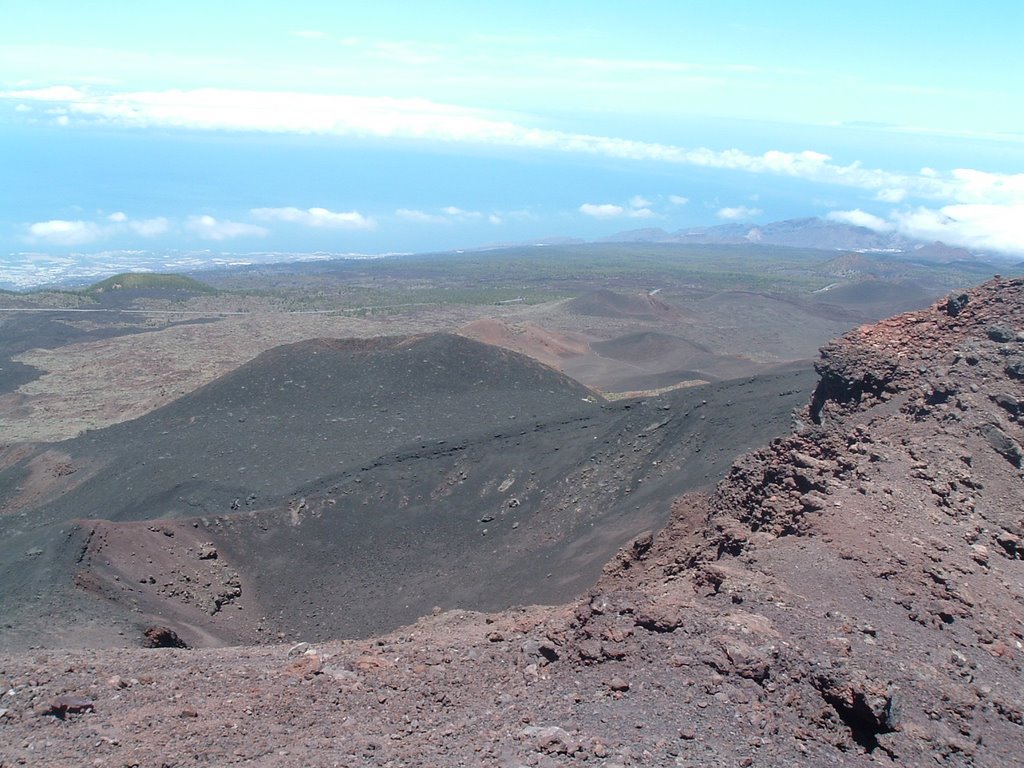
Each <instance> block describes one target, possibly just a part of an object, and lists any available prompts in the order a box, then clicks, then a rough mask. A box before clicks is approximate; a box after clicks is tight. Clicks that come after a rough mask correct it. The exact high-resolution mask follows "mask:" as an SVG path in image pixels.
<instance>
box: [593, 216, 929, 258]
mask: <svg viewBox="0 0 1024 768" xmlns="http://www.w3.org/2000/svg"><path fill="white" fill-rule="evenodd" d="M600 242H630V243H651V242H660V243H695V244H699V245H740V244H743V243H757V244H760V245H781V246H789V247H794V248H820V249H822V250H829V251H832V250H834V251H888V252H902V251H910V250H912V249H913V248H914V247H915V245H917V244H918V243H917V242H916V241H913V240H910V239H908V238H905V237H903V236H902V235H897V234H894V233H885V232H875V231H874V230H871V229H868V228H867V227H857V226H854V225H852V224H844V223H842V222H838V221H826V220H825V219H819V218H814V217H812V218H805V219H787V220H786V221H776V222H772V223H770V224H763V225H752V224H742V223H736V222H731V223H728V224H719V225H717V226H713V227H697V228H693V229H683V230H679V231H678V232H674V233H669V232H665V231H664V230H661V229H635V230H630V231H628V232H620V233H618V234H614V235H610V236H608V237H604V238H601V240H600Z"/></svg>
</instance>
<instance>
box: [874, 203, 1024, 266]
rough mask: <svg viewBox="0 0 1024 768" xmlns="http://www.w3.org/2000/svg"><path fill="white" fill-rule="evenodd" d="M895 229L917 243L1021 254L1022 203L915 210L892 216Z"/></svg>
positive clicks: (1023, 239) (1023, 233) (1023, 231)
mask: <svg viewBox="0 0 1024 768" xmlns="http://www.w3.org/2000/svg"><path fill="white" fill-rule="evenodd" d="M893 220H894V222H895V225H896V227H897V229H898V230H899V231H900V232H901V233H903V234H905V235H907V236H909V237H913V238H917V239H920V240H941V241H942V242H944V243H947V244H949V245H959V246H963V247H966V248H976V249H983V250H989V249H991V250H996V251H1004V252H1009V253H1016V254H1024V203H1022V204H1017V205H987V204H980V203H975V204H963V205H946V206H943V207H941V208H939V209H937V210H936V209H931V208H925V207H918V208H915V209H911V210H906V211H897V212H895V213H893Z"/></svg>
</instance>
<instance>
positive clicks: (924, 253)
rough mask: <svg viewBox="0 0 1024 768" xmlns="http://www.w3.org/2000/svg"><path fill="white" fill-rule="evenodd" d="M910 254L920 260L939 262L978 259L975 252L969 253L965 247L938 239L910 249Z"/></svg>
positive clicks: (947, 262) (946, 262)
mask: <svg viewBox="0 0 1024 768" xmlns="http://www.w3.org/2000/svg"><path fill="white" fill-rule="evenodd" d="M910 255H911V256H913V257H914V258H915V259H917V260H920V261H928V262H936V263H939V264H950V263H952V262H954V261H978V260H979V259H978V257H977V256H976V255H975V254H973V253H971V252H970V251H968V250H967V249H966V248H957V247H955V246H952V245H946V244H945V243H943V242H940V241H938V240H936V241H935V242H934V243H928V245H922V246H921V247H920V248H915V249H914V250H913V251H911V253H910Z"/></svg>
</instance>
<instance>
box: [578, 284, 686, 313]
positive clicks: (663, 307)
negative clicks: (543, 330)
mask: <svg viewBox="0 0 1024 768" xmlns="http://www.w3.org/2000/svg"><path fill="white" fill-rule="evenodd" d="M566 306H567V308H568V310H569V311H570V312H572V313H573V314H576V315H590V316H593V317H617V318H625V317H628V318H633V319H640V320H656V319H660V318H667V317H678V316H680V315H681V314H682V312H681V311H680V310H679V308H678V307H674V306H672V305H671V304H668V303H667V302H664V301H662V300H661V299H659V298H656V297H655V296H651V295H649V294H630V295H626V294H622V293H616V292H614V291H609V290H607V289H605V288H602V289H600V290H597V291H593V292H591V293H587V294H584V295H583V296H577V297H576V298H575V299H572V300H570V301H569V303H568V304H567V305H566Z"/></svg>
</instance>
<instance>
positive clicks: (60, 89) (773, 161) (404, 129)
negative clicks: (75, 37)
mask: <svg viewBox="0 0 1024 768" xmlns="http://www.w3.org/2000/svg"><path fill="white" fill-rule="evenodd" d="M0 100H7V101H12V102H15V103H19V104H20V103H25V102H42V103H46V104H48V105H50V107H51V108H54V109H59V110H60V112H61V115H60V116H61V117H68V118H70V124H72V125H73V124H75V123H76V122H89V123H101V124H111V125H118V126H124V127H135V128H152V127H162V128H179V129H185V130H207V131H257V132H269V133H297V134H327V135H336V136H350V137H357V138H360V137H361V138H365V137H374V138H394V139H412V140H421V141H434V142H471V143H476V144H490V145H498V146H506V147H520V148H528V149H536V150H549V151H556V152H568V153H576V154H592V155H601V156H604V157H610V158H616V159H627V160H636V161H649V162H657V163H671V164H681V165H691V166H698V167H705V168H717V169H723V170H737V171H746V172H749V173H763V174H773V175H779V176H786V177H792V178H800V179H805V180H808V181H814V182H818V183H823V184H835V185H841V186H846V187H856V188H860V189H864V190H868V191H870V192H872V193H874V194H875V195H876V196H877V198H878V199H879V200H882V201H885V202H900V201H902V200H904V199H906V198H907V197H917V198H923V199H931V200H940V201H943V202H946V203H957V204H991V205H1005V204H1013V203H1024V174H1000V173H989V172H985V171H978V170H973V169H955V170H953V171H949V172H946V173H940V172H937V171H935V170H933V169H929V168H922V169H921V170H920V171H919V172H918V173H916V174H904V173H895V172H892V171H887V170H883V169H873V168H865V167H863V166H862V165H860V164H859V163H856V162H855V163H850V164H847V165H842V164H839V163H835V162H833V160H832V158H831V157H830V156H829V155H827V154H824V153H822V152H816V151H813V150H804V151H801V152H783V151H780V150H768V151H766V152H764V153H762V154H751V153H748V152H744V151H742V150H739V149H725V150H713V149H708V148H704V147H701V148H685V147H680V146H676V145H672V144H662V143H656V142H647V141H635V140H631V139H626V138H619V137H614V136H596V135H590V134H582V133H570V132H565V131H556V130H550V129H544V128H537V127H532V126H529V125H522V124H519V123H517V122H514V121H512V120H509V119H508V118H507V117H505V116H504V115H502V114H500V113H497V112H493V111H489V110H482V109H472V108H467V107H460V106H455V105H451V104H442V103H438V102H433V101H429V100H427V99H396V98H387V97H364V96H349V95H339V94H315V93H297V92H289V91H268V92H261V91H249V90H229V89H217V88H200V89H195V90H187V91H185V90H166V91H134V92H114V91H101V90H97V89H88V90H87V89H83V88H74V87H71V86H67V85H56V86H51V87H47V88H39V89H24V90H7V91H0ZM642 207H643V206H640V207H639V208H642Z"/></svg>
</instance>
